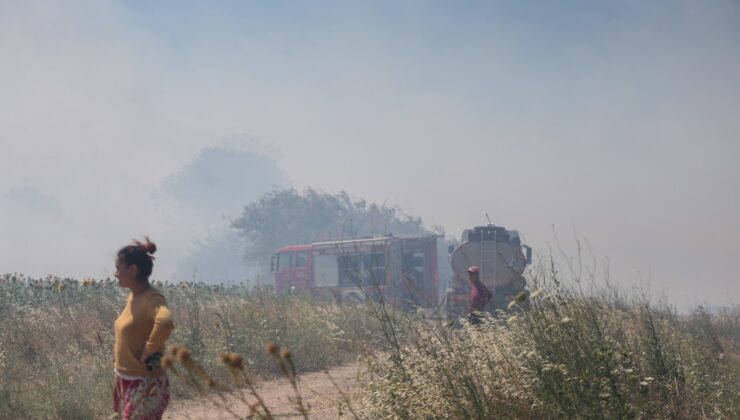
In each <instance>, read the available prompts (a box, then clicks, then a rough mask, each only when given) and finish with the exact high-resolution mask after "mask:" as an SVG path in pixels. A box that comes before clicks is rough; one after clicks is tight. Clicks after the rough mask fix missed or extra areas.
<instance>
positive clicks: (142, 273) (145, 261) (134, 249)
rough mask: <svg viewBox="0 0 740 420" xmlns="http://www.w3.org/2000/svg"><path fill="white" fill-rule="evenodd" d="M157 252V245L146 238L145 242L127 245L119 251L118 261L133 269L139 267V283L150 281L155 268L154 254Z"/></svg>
mask: <svg viewBox="0 0 740 420" xmlns="http://www.w3.org/2000/svg"><path fill="white" fill-rule="evenodd" d="M156 251H157V245H155V244H154V242H152V241H150V240H149V237H148V236H145V237H144V242H141V241H137V240H134V243H133V245H126V246H124V247H123V248H121V250H120V251H118V260H119V261H121V262H122V263H124V264H126V266H128V267H131V266H132V265H135V266H137V267H139V281H145V280H148V279H149V276H150V275H151V274H152V267H153V266H154V256H153V255H152V254H154V253H155V252H156Z"/></svg>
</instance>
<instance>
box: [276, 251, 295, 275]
mask: <svg viewBox="0 0 740 420" xmlns="http://www.w3.org/2000/svg"><path fill="white" fill-rule="evenodd" d="M292 256H293V254H291V253H289V252H285V253H280V254H278V263H277V271H281V270H284V269H286V268H289V267H290V265H291V264H290V263H291V257H292Z"/></svg>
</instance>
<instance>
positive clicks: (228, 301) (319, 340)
mask: <svg viewBox="0 0 740 420" xmlns="http://www.w3.org/2000/svg"><path fill="white" fill-rule="evenodd" d="M156 286H157V287H158V288H159V289H160V290H161V291H162V292H163V293H164V294H165V296H166V297H167V299H168V302H169V304H170V306H171V307H172V309H173V312H174V316H175V323H176V330H175V333H174V334H173V337H172V338H171V339H170V343H181V344H183V345H185V346H187V348H188V349H190V351H191V354H192V357H193V358H195V359H197V360H203V361H204V368H205V369H208V370H209V371H211V372H214V379H215V380H217V381H219V382H228V381H230V374H229V372H228V371H226V370H224V369H222V368H221V367H222V364H221V362H220V361H219V355H221V354H222V353H232V352H233V353H239V354H241V355H242V356H243V364H244V366H245V368H246V369H248V370H249V371H250V372H252V374H254V375H257V376H274V375H282V369H281V368H280V366H279V365H277V364H276V363H275V361H274V358H273V356H272V355H270V354H268V353H265V351H264V345H265V343H266V342H276V343H280V344H281V345H282V346H286V347H288V348H291V349H293V350H294V352H295V354H296V356H295V357H293V358H292V361H293V362H294V363H295V365H294V367H295V369H296V370H297V371H301V372H304V371H314V370H321V369H323V368H326V367H328V366H332V365H336V364H340V363H343V362H346V361H349V360H355V359H356V356H357V355H358V354H360V353H364V352H365V350H366V349H367V346H368V345H369V343H370V341H371V339H372V335H371V331H373V330H375V329H376V325H377V322H376V321H374V320H372V319H370V318H368V317H367V316H366V315H365V314H364V313H362V312H361V311H357V310H354V309H352V308H348V307H340V306H336V305H332V304H328V303H325V302H317V301H313V300H311V299H309V298H307V297H303V296H275V295H274V294H273V293H272V292H270V291H269V290H264V289H251V290H250V289H247V288H246V287H244V286H205V285H198V284H183V285H177V286H175V285H166V284H156ZM125 297H126V295H125V291H123V290H121V289H120V288H119V287H118V286H117V285H116V284H115V283H114V282H113V281H110V280H105V281H102V282H101V281H94V282H93V281H92V280H83V281H76V280H71V279H58V278H54V277H49V278H47V279H29V278H25V277H23V276H19V275H8V276H0V418H94V417H99V416H101V415H107V414H110V413H111V410H112V408H111V405H112V390H113V365H112V355H111V352H112V348H113V322H114V321H115V319H116V317H117V316H118V312H119V311H120V310H121V309H122V308H123V307H124V305H125ZM173 394H174V396H175V397H176V398H183V397H188V396H191V395H194V392H193V390H192V389H191V388H189V387H188V386H186V385H185V384H183V383H182V382H181V381H176V380H175V381H173Z"/></svg>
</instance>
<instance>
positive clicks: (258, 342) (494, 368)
mask: <svg viewBox="0 0 740 420" xmlns="http://www.w3.org/2000/svg"><path fill="white" fill-rule="evenodd" d="M530 284H532V285H533V287H532V288H531V289H532V290H531V293H530V294H529V296H522V297H521V298H522V299H521V300H517V299H514V300H513V301H512V302H511V304H510V305H509V308H508V309H507V310H505V311H501V312H499V313H498V314H496V315H495V316H491V317H488V318H487V320H486V322H485V324H484V325H481V326H469V325H462V326H456V325H452V324H450V323H446V322H443V321H436V320H426V319H423V317H422V316H421V313H420V314H418V315H415V314H411V315H408V314H404V313H401V312H398V311H395V310H394V309H393V308H389V307H387V306H385V305H383V304H382V303H378V302H373V303H369V304H366V305H359V306H338V305H334V304H331V303H328V302H322V301H315V300H312V299H311V298H309V297H305V296H276V295H274V294H273V293H272V292H271V291H270V290H267V289H247V288H246V287H244V286H242V285H236V286H205V285H196V284H180V285H168V284H156V286H157V287H158V288H160V289H161V290H162V291H163V292H164V294H165V295H166V297H167V299H168V301H169V304H170V306H171V307H172V309H173V311H174V315H175V320H176V332H175V333H174V336H173V337H172V339H171V340H170V342H171V343H172V344H174V343H177V344H181V345H183V346H185V347H187V348H188V349H189V350H190V352H191V353H192V358H193V359H194V360H197V361H198V362H199V363H200V364H201V365H202V366H203V367H204V368H205V370H207V371H208V372H209V373H210V374H211V375H212V376H213V378H214V379H216V380H217V381H219V382H224V383H226V382H229V380H230V377H229V375H230V373H229V370H228V369H227V368H225V367H224V365H223V363H222V362H221V361H220V360H219V356H220V355H221V354H223V353H226V352H234V353H239V354H241V355H242V356H243V360H244V365H245V368H246V370H247V371H249V372H250V373H251V374H252V375H257V376H260V375H261V376H271V375H280V372H281V370H280V367H279V365H278V364H276V363H275V357H274V355H273V356H271V355H270V354H269V353H268V352H266V351H265V343H267V342H275V343H278V344H279V345H280V346H282V347H284V348H289V349H290V350H291V352H292V355H293V356H292V361H291V363H295V367H296V369H297V370H298V371H299V372H307V371H316V370H321V369H323V368H325V367H328V366H332V365H337V364H341V363H343V362H346V361H348V360H354V359H355V358H356V357H357V355H360V354H363V355H366V356H367V357H366V359H365V360H367V368H366V369H365V371H366V374H365V376H364V377H363V382H364V388H363V389H362V390H361V391H360V392H359V393H358V394H357V395H355V396H354V398H353V400H352V401H351V405H352V406H353V409H354V411H355V412H356V413H357V414H358V415H359V416H361V417H366V418H499V417H504V416H506V417H510V418H740V358H739V357H738V348H740V347H739V346H740V312H739V311H738V309H727V310H726V311H724V312H722V313H720V314H714V315H710V314H709V313H708V312H707V311H704V310H703V309H701V308H697V310H696V311H695V312H694V313H693V314H691V315H684V316H679V315H677V314H676V313H675V311H674V310H672V309H671V308H670V307H669V306H668V305H666V304H660V303H654V302H651V301H650V300H649V299H647V298H644V297H642V296H631V297H626V296H624V295H620V294H619V293H616V292H614V291H611V290H610V289H603V291H600V292H593V291H590V292H589V293H584V292H582V291H580V289H579V288H577V287H564V286H562V285H561V283H560V281H559V280H558V279H557V278H556V277H555V276H554V275H553V276H550V277H533V278H532V279H530ZM124 303H125V292H124V291H123V290H121V289H120V288H118V286H117V285H116V284H115V282H113V281H110V280H105V281H102V282H101V281H92V280H83V281H76V280H71V279H66V280H64V279H57V278H53V277H50V278H47V279H41V280H39V279H29V278H25V277H22V276H19V275H7V276H2V277H0V418H97V417H101V416H107V415H109V414H111V408H110V406H111V404H110V402H111V390H112V354H111V353H112V344H113V333H112V325H113V321H114V320H115V318H116V317H117V314H118V311H120V310H121V308H123V306H124ZM463 324H464V323H463ZM173 390H174V394H175V397H176V398H188V397H190V396H193V395H194V391H193V390H192V389H191V388H190V387H188V386H185V384H184V383H182V381H178V380H176V378H175V380H173ZM347 412H348V411H347Z"/></svg>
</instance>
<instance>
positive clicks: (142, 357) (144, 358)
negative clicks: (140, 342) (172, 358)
mask: <svg viewBox="0 0 740 420" xmlns="http://www.w3.org/2000/svg"><path fill="white" fill-rule="evenodd" d="M150 357H152V354H150V353H147V352H146V350H144V351H143V352H142V353H141V357H140V358H139V361H140V362H141V364H142V365H145V364H146V359H148V358H150Z"/></svg>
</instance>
